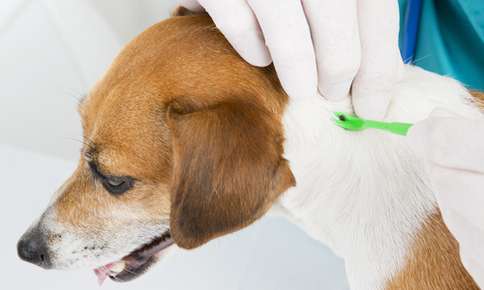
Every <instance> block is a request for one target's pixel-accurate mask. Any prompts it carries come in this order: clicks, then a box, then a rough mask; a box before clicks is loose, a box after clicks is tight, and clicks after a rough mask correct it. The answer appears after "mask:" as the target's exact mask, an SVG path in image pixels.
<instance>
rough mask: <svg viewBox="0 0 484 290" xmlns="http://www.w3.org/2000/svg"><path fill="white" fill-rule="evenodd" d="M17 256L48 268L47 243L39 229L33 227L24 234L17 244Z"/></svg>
mask: <svg viewBox="0 0 484 290" xmlns="http://www.w3.org/2000/svg"><path fill="white" fill-rule="evenodd" d="M17 253H18V256H19V257H20V258H21V259H22V260H24V261H26V262H29V263H32V264H35V265H37V266H40V267H42V268H45V269H47V268H50V261H49V256H48V249H47V245H46V244H45V242H44V240H43V239H42V235H41V233H40V231H38V230H36V229H33V230H31V231H30V232H28V233H27V234H25V235H24V236H23V237H22V238H21V239H20V241H19V242H18V244H17Z"/></svg>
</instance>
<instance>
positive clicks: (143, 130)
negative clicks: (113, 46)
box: [18, 16, 295, 281]
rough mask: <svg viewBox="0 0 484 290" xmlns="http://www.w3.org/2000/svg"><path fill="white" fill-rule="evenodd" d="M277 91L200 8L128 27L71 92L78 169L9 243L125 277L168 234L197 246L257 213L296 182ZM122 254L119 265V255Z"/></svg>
mask: <svg viewBox="0 0 484 290" xmlns="http://www.w3.org/2000/svg"><path fill="white" fill-rule="evenodd" d="M286 102H287V96H286V95H285V94H284V93H283V91H282V89H281V87H280V85H279V83H278V80H277V78H276V76H275V74H274V72H273V69H272V68H266V69H257V68H254V67H251V66H250V65H248V64H247V63H245V62H244V61H243V60H241V59H240V57H239V56H238V55H237V54H236V53H235V52H234V51H233V50H232V48H231V47H230V46H229V45H228V43H227V42H226V41H225V40H224V38H223V37H222V35H221V34H220V33H219V32H218V31H217V30H216V29H215V27H214V25H213V23H212V22H211V21H210V19H209V18H208V17H206V16H187V17H175V18H172V19H169V20H167V21H165V22H163V23H161V24H158V25H156V26H154V27H152V28H150V29H149V30H147V31H146V32H144V33H143V34H142V35H140V36H139V37H138V38H137V39H135V40H134V41H133V42H132V43H131V44H130V45H128V46H127V48H126V49H125V50H124V51H123V52H122V53H121V55H120V56H119V57H118V58H117V59H116V61H115V62H114V64H113V65H112V67H111V68H110V70H109V71H108V73H107V74H106V76H105V77H104V78H103V79H102V80H101V81H100V82H99V83H98V84H97V85H96V87H95V88H94V89H93V90H92V91H91V93H90V94H89V96H87V97H86V98H85V99H84V100H83V101H82V102H81V104H80V108H79V111H80V114H81V116H82V120H83V130H84V134H83V135H84V136H83V137H84V146H83V148H82V151H81V153H82V154H81V158H80V162H79V165H78V168H77V170H76V171H75V172H74V173H73V175H72V177H71V178H69V180H67V181H66V183H65V184H64V185H63V186H62V187H61V188H60V189H59V191H58V193H57V194H56V195H55V197H54V198H53V200H52V202H51V204H50V206H49V207H48V209H47V210H46V212H45V213H44V214H43V215H42V216H41V218H40V219H39V221H38V222H36V223H35V224H34V225H33V226H32V227H31V228H30V229H29V230H28V232H27V233H26V234H25V235H24V236H23V237H22V239H21V241H20V242H19V245H18V251H19V255H20V256H21V257H22V258H23V259H24V260H27V261H29V262H32V263H34V264H38V265H40V266H42V267H45V268H58V269H70V268H75V267H95V268H96V267H99V266H100V265H104V264H106V266H105V267H104V268H99V269H98V270H97V271H98V274H99V275H100V276H101V277H105V276H106V275H110V276H112V278H114V279H115V280H118V281H124V280H129V279H132V278H134V277H137V276H138V275H139V274H141V273H142V272H143V271H144V270H145V269H146V268H147V267H149V266H150V265H151V264H152V263H153V262H154V261H156V259H157V257H158V256H159V254H160V251H161V250H163V249H165V248H167V247H168V246H170V245H171V244H172V243H173V242H174V243H176V244H177V245H178V246H180V247H182V248H187V249H191V248H195V247H198V246H200V245H202V244H204V243H206V242H208V241H209V240H211V239H214V238H217V237H219V236H222V235H225V234H227V233H231V232H233V231H236V230H239V229H241V228H243V227H245V226H247V225H249V224H251V223H252V222H254V221H255V220H257V219H258V218H259V217H261V216H262V215H263V214H264V213H265V212H266V211H267V210H268V209H269V208H270V207H271V205H272V203H273V202H274V201H275V200H276V199H277V198H278V196H279V195H280V194H281V193H282V192H284V191H285V190H286V189H287V188H289V187H290V186H293V185H294V183H295V182H294V178H293V176H292V174H291V171H290V169H289V166H288V164H287V161H286V160H285V159H284V158H283V142H284V137H283V129H282V124H281V116H282V112H283V110H284V107H285V104H286ZM114 261H122V263H123V264H122V265H121V266H119V262H117V263H113V262H114Z"/></svg>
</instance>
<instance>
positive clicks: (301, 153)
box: [281, 100, 435, 289]
mask: <svg viewBox="0 0 484 290" xmlns="http://www.w3.org/2000/svg"><path fill="white" fill-rule="evenodd" d="M327 109H328V107H327V106H326V105H325V102H324V101H323V100H308V101H304V102H302V101H299V102H294V103H292V104H290V105H289V108H288V111H287V112H286V115H285V122H284V123H285V128H286V138H287V139H286V146H285V149H286V157H287V159H288V160H289V161H290V165H291V169H292V171H293V173H294V175H295V177H296V183H297V186H296V187H295V188H293V189H291V190H289V191H288V192H286V193H285V195H284V196H283V197H282V198H281V204H282V206H283V207H284V208H286V209H288V211H289V212H290V214H291V215H292V217H293V218H294V219H295V220H296V222H297V223H299V224H300V225H301V226H302V227H303V228H304V229H305V230H306V231H307V232H308V233H309V234H310V235H311V236H312V237H314V238H315V239H317V240H319V241H321V242H323V243H325V244H326V245H328V246H329V247H330V248H331V249H333V250H334V251H335V252H336V253H337V254H338V255H340V256H341V257H343V258H344V259H345V263H346V268H347V269H346V271H347V274H348V278H349V282H350V285H351V286H352V289H383V288H382V285H384V284H385V283H386V282H387V281H388V279H389V278H390V277H391V276H392V275H394V274H395V273H396V272H398V270H399V269H400V268H401V267H402V264H403V262H404V259H405V256H406V253H407V250H408V248H409V245H410V243H411V237H412V236H413V235H415V233H416V232H417V231H418V230H419V228H420V226H421V222H422V221H423V220H425V218H426V217H427V216H428V215H429V214H430V213H431V212H432V211H434V210H435V206H434V202H433V198H432V194H431V190H430V189H429V186H428V183H427V181H426V180H422V179H421V178H420V177H421V176H423V174H422V173H421V172H420V170H421V168H423V166H421V164H420V163H419V161H418V160H417V158H416V157H415V156H413V154H412V153H411V152H410V150H408V149H407V148H405V147H404V146H402V145H401V143H402V140H399V139H401V138H402V137H398V136H389V135H387V134H386V133H380V132H375V131H366V132H360V133H349V132H345V131H343V130H342V129H340V128H338V127H336V126H335V125H334V124H333V123H332V122H331V120H330V119H331V113H330V112H328V110H327ZM382 237H387V238H383V239H382Z"/></svg>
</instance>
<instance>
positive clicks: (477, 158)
mask: <svg viewBox="0 0 484 290" xmlns="http://www.w3.org/2000/svg"><path fill="white" fill-rule="evenodd" d="M407 138H408V141H409V144H410V145H411V146H412V147H413V149H414V150H415V151H416V152H417V154H419V155H421V156H422V157H424V158H426V160H427V161H428V165H429V170H430V174H431V180H432V183H433V186H434V188H435V190H436V196H437V201H438V203H439V206H440V209H441V211H442V215H443V218H444V221H445V223H446V224H447V226H448V228H449V230H450V231H451V232H452V234H453V235H454V236H455V238H456V239H457V241H458V242H459V246H460V255H461V258H462V262H463V264H464V266H465V267H466V269H467V270H468V271H469V273H470V274H471V276H472V277H473V278H474V280H475V281H476V282H477V283H478V285H480V287H481V288H483V287H484V121H474V120H463V119H458V118H430V119H428V120H426V121H423V122H421V123H418V124H416V125H415V126H414V127H413V128H412V129H411V130H410V132H409V134H408V136H407Z"/></svg>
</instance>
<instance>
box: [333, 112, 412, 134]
mask: <svg viewBox="0 0 484 290" xmlns="http://www.w3.org/2000/svg"><path fill="white" fill-rule="evenodd" d="M334 122H335V123H336V125H338V126H340V127H341V128H343V129H346V130H348V131H362V130H365V129H370V128H371V129H379V130H384V131H387V132H390V133H393V134H397V135H402V136H406V135H407V133H408V130H409V129H410V127H412V126H413V124H409V123H397V122H380V121H374V120H365V119H361V118H358V117H356V116H354V115H350V114H346V113H341V112H336V113H334Z"/></svg>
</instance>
